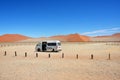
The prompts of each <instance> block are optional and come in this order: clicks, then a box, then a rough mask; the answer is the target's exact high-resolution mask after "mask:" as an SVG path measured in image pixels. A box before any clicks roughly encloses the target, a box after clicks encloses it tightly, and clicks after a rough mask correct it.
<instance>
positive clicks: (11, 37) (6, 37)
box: [0, 34, 29, 42]
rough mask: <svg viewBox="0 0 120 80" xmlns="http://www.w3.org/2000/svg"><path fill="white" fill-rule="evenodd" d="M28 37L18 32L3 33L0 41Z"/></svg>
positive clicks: (11, 40)
mask: <svg viewBox="0 0 120 80" xmlns="http://www.w3.org/2000/svg"><path fill="white" fill-rule="evenodd" d="M28 38H29V37H26V36H23V35H19V34H5V35H2V36H0V42H15V41H20V40H25V39H28Z"/></svg>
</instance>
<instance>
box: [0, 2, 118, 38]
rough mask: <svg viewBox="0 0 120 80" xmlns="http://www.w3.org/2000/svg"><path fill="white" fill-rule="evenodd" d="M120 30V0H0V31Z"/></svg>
mask: <svg viewBox="0 0 120 80" xmlns="http://www.w3.org/2000/svg"><path fill="white" fill-rule="evenodd" d="M116 32H120V0H0V35H3V34H22V35H26V36H30V37H42V36H52V35H66V34H72V33H79V34H83V35H88V36H99V35H109V34H113V33H116Z"/></svg>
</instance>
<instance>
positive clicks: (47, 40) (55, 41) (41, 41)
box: [41, 40, 60, 42]
mask: <svg viewBox="0 0 120 80" xmlns="http://www.w3.org/2000/svg"><path fill="white" fill-rule="evenodd" d="M41 42H60V41H59V40H44V41H41Z"/></svg>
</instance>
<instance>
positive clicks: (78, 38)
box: [0, 33, 120, 42]
mask: <svg viewBox="0 0 120 80" xmlns="http://www.w3.org/2000/svg"><path fill="white" fill-rule="evenodd" d="M42 40H60V41H64V42H86V41H120V33H115V34H113V35H108V36H96V37H89V36H85V35H80V34H78V33H76V34H68V35H56V36H51V37H40V38H31V37H27V36H24V35H20V34H4V35H1V36H0V42H38V41H42Z"/></svg>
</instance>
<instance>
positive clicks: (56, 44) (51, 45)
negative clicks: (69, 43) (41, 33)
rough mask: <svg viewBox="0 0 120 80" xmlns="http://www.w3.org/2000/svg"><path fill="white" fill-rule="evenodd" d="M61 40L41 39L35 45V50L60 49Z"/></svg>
mask: <svg viewBox="0 0 120 80" xmlns="http://www.w3.org/2000/svg"><path fill="white" fill-rule="evenodd" d="M61 50H62V49H61V42H60V41H58V40H56V41H41V42H40V43H38V44H37V45H36V47H35V51H37V52H40V51H43V52H44V51H56V52H57V51H61Z"/></svg>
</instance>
